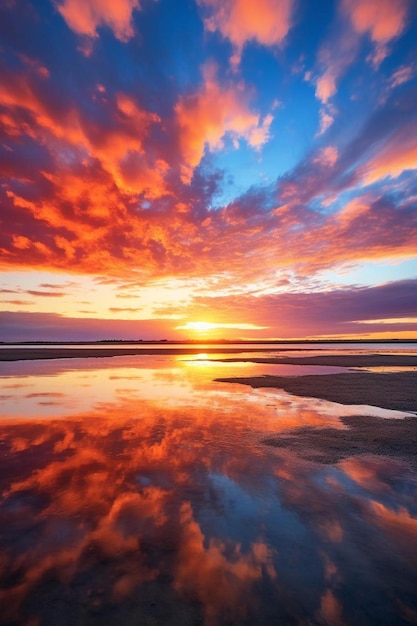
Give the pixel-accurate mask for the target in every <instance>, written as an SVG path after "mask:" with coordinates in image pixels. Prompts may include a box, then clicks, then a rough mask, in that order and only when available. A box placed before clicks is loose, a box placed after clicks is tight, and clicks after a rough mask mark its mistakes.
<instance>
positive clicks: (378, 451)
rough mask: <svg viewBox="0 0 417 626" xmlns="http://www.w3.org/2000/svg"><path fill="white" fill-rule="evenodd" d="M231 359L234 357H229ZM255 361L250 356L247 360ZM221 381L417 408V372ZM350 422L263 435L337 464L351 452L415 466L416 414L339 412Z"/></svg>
mask: <svg viewBox="0 0 417 626" xmlns="http://www.w3.org/2000/svg"><path fill="white" fill-rule="evenodd" d="M229 360H230V359H229ZM248 360H250V361H252V359H248ZM253 361H255V362H257V363H259V362H260V363H268V362H269V363H287V364H297V365H304V364H305V365H336V366H345V367H371V366H373V367H375V366H384V367H385V366H387V367H389V366H396V367H399V366H408V367H410V366H411V367H413V366H415V365H417V357H416V356H413V355H409V356H402V355H379V354H372V355H329V356H327V355H326V356H325V355H322V356H317V357H304V358H301V357H300V358H298V357H297V358H292V357H288V358H282V359H275V358H273V359H268V358H263V359H258V358H256V359H253ZM217 380H218V381H221V382H230V383H241V384H245V385H250V386H251V387H254V388H258V387H274V388H278V389H284V390H285V391H287V392H289V393H292V394H294V395H297V396H303V397H312V398H320V399H322V400H329V401H331V402H336V403H339V404H345V405H371V406H377V407H382V408H385V409H393V410H398V411H404V412H410V413H417V371H415V372H414V371H404V372H398V373H371V372H364V371H352V372H346V373H342V374H321V375H308V376H288V377H285V376H270V375H266V376H257V377H248V378H236V377H234V378H220V379H217ZM340 420H341V422H342V423H343V424H344V426H345V427H346V428H345V429H343V430H340V429H338V428H332V427H325V428H317V427H311V428H310V427H305V428H301V429H300V428H297V429H294V431H290V432H286V433H285V434H282V433H280V434H278V435H276V436H273V437H268V438H267V439H265V440H263V443H264V444H265V445H268V446H273V447H275V448H277V449H290V450H292V451H295V452H296V453H297V454H298V455H299V456H301V457H304V458H306V459H308V460H313V461H317V462H321V463H326V464H335V463H338V462H339V461H341V460H343V459H345V458H348V457H351V456H366V457H368V456H369V455H372V456H375V455H377V456H382V457H388V458H391V459H395V460H396V461H399V462H401V463H405V464H406V465H407V466H409V467H411V468H412V469H413V470H416V469H417V417H406V418H404V419H386V418H378V417H370V416H367V415H364V416H348V417H340Z"/></svg>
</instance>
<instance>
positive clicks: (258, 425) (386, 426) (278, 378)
mask: <svg viewBox="0 0 417 626" xmlns="http://www.w3.org/2000/svg"><path fill="white" fill-rule="evenodd" d="M339 351H340V352H343V350H339ZM258 352H259V351H258ZM118 354H119V353H118ZM325 356H328V357H329V359H330V358H331V359H333V361H332V362H330V361H329V359H328V360H327V362H326V363H323V362H320V363H317V362H311V361H310V362H309V363H308V364H306V361H305V360H303V362H302V363H301V364H300V363H294V362H287V363H283V362H282V359H285V360H287V361H288V360H289V359H291V358H296V359H299V358H300V359H306V358H309V357H307V356H306V354H305V352H304V353H303V354H302V355H301V352H300V354H299V355H297V356H294V357H289V356H288V355H283V354H282V352H281V353H280V352H279V350H278V349H277V350H276V352H275V353H274V354H271V353H269V352H268V353H262V351H261V352H259V354H257V353H255V352H254V353H253V354H249V353H248V350H247V347H245V348H244V349H242V351H241V354H240V355H233V361H230V360H228V359H229V356H228V353H226V352H223V353H221V352H219V351H217V353H216V354H215V353H214V352H213V354H210V353H209V352H208V351H206V350H205V351H204V353H203V352H200V353H196V354H185V353H184V352H182V353H177V354H164V353H161V352H158V354H143V353H140V354H134V355H118V356H113V357H109V356H102V358H99V359H96V358H80V357H77V358H59V359H47V360H45V359H42V360H18V361H13V362H7V361H3V362H2V363H0V387H1V391H0V414H1V419H0V493H1V500H0V553H1V558H0V607H1V611H0V623H1V624H7V625H8V626H17V625H19V626H20V625H22V626H23V625H26V624H41V625H42V626H44V625H45V626H55V625H56V624H60V625H63V626H66V625H68V626H70V625H71V626H72V625H73V624H88V625H90V624H91V625H95V624H100V625H102V624H105V625H113V624H114V625H116V624H118V625H119V624H127V625H130V624H132V625H133V624H138V623H139V624H152V625H154V624H161V625H165V624H168V625H170V624H172V625H176V624H185V625H187V624H190V625H192V624H206V625H208V626H217V625H219V626H223V625H231V624H243V625H251V624H261V625H269V624H289V625H297V626H298V625H305V624H314V625H323V626H329V625H330V626H340V625H341V624H344V625H347V626H357V625H359V626H369V624H378V625H380V624H381V625H386V626H388V625H390V626H391V625H397V624H399V625H404V626H405V625H407V624H413V623H417V596H416V593H415V592H416V586H415V581H416V580H417V557H416V555H417V505H416V502H417V497H416V496H417V463H416V456H415V450H416V449H417V445H416V443H417V441H416V433H417V427H416V420H417V418H416V417H414V414H415V412H416V410H417V406H416V404H415V395H413V394H415V392H414V389H415V388H416V385H414V382H413V381H414V380H415V379H414V376H415V375H416V374H415V372H414V371H413V370H412V369H411V370H410V369H409V370H408V371H403V372H388V373H377V372H372V371H371V372H365V371H355V372H351V371H349V370H348V369H342V371H339V370H340V368H347V367H352V366H351V365H346V359H345V363H344V364H342V362H343V359H342V360H341V357H343V358H344V357H349V359H353V360H354V361H355V362H356V365H357V366H360V367H365V364H364V360H365V357H366V358H369V359H370V361H368V364H369V363H371V361H372V363H371V364H370V366H372V367H378V363H379V364H381V362H383V363H384V365H383V367H394V366H395V367H402V365H401V364H399V362H398V359H397V357H400V358H401V359H402V358H403V357H406V358H407V359H410V358H411V357H416V356H417V355H415V354H414V355H413V354H412V353H411V352H410V351H409V353H408V354H407V355H403V354H392V353H391V354H382V353H381V354H379V355H376V356H377V357H378V358H376V357H375V354H374V353H372V354H368V355H367V354H356V355H354V354H346V353H344V354H342V353H341V354H338V355H336V354H327V353H326V354H325V355H324V354H320V355H315V354H314V355H311V359H316V358H318V359H319V360H322V359H323V358H324V357H325ZM356 357H361V358H360V359H359V360H358V358H356ZM362 357H364V358H362ZM387 357H388V360H389V361H390V363H388V362H387ZM391 357H395V359H396V360H397V362H396V363H393V359H392V358H391ZM221 359H226V361H224V360H223V361H222V360H221ZM268 359H273V360H274V361H276V360H278V359H281V360H280V361H279V362H270V361H268ZM335 359H339V360H338V361H336V360H335ZM378 359H379V360H378ZM253 360H261V362H253ZM360 361H361V363H360ZM349 362H350V361H349ZM402 363H404V361H402ZM413 366H414V364H413V363H410V362H409V361H407V367H408V368H412V367H413ZM404 367H405V366H404ZM285 368H287V369H285ZM332 368H339V369H336V370H334V369H332ZM306 370H307V371H308V372H309V375H307V376H306V375H305V374H304V373H303V372H305V371H306ZM394 376H398V377H399V378H396V379H395V380H397V381H399V382H398V385H397V387H398V389H399V390H400V391H398V394H397V395H395V393H394V391H392V389H391V390H389V383H387V382H386V381H389V380H390V379H391V378H392V377H394ZM363 377H365V379H364V378H363ZM307 379H310V381H309V382H308V381H307V382H306V380H307ZM352 380H355V381H356V382H355V384H354V385H353V386H352ZM361 380H362V381H365V382H363V384H362V383H360V381H361ZM371 380H372V381H374V382H370V381H371ZM225 381H227V382H225ZM249 381H252V382H249ZM254 381H255V382H254ZM297 381H298V382H297ZM335 381H339V382H336V383H335ZM401 381H402V382H401ZM242 382H243V383H245V384H241V383H242ZM248 383H249V384H248ZM268 383H270V384H268ZM361 384H362V391H360V385H361ZM296 385H300V387H296ZM308 385H310V387H308ZM346 385H348V386H349V389H350V392H349V394H350V395H346V397H345V401H344V402H343V398H342V394H343V391H341V389H343V388H345V387H346ZM355 385H358V386H357V387H355ZM303 386H304V387H303ZM325 389H327V393H328V394H330V393H333V394H334V395H333V396H332V398H333V397H334V398H337V399H336V400H333V399H332V398H328V397H324V391H323V390H325ZM378 389H379V391H378ZM401 389H402V391H401ZM309 390H310V391H309ZM329 390H332V391H329ZM313 391H314V392H317V393H313ZM388 391H390V397H391V400H390V403H388V401H387V402H385V400H384V398H385V397H386V395H387V394H388ZM319 392H320V393H319ZM361 393H362V394H363V395H361ZM366 394H367V395H366ZM384 394H385V395H384ZM317 395H319V396H320V397H317ZM394 396H395V398H396V400H395V401H393V398H394ZM395 398H394V399H395ZM413 403H414V404H413ZM388 404H389V406H388ZM394 409H395V410H394Z"/></svg>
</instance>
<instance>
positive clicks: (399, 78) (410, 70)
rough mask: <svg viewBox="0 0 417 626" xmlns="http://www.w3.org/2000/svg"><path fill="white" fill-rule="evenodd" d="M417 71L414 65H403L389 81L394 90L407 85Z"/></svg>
mask: <svg viewBox="0 0 417 626" xmlns="http://www.w3.org/2000/svg"><path fill="white" fill-rule="evenodd" d="M415 71H416V68H415V66H413V65H402V66H401V67H399V68H398V69H397V70H395V72H394V73H393V74H392V76H391V78H390V80H389V85H390V87H391V88H392V89H394V88H395V87H398V86H399V85H402V84H404V83H407V82H408V81H409V80H411V79H412V78H413V77H414V74H415Z"/></svg>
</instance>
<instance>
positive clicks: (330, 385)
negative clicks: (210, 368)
mask: <svg viewBox="0 0 417 626" xmlns="http://www.w3.org/2000/svg"><path fill="white" fill-rule="evenodd" d="M216 380H217V381H219V382H229V383H241V384H243V385H250V386H251V387H254V388H257V387H275V388H277V389H284V390H285V391H288V392H289V393H292V394H294V395H296V396H304V397H309V398H321V399H322V400H329V401H330V402H338V403H339V404H356V405H357V404H367V405H371V406H379V407H382V408H384V409H393V410H396V411H406V412H408V411H410V412H417V372H399V373H388V374H375V373H370V372H351V373H349V372H348V373H346V374H328V375H323V374H320V375H310V376H268V375H266V376H256V377H248V378H236V377H233V378H231V377H230V378H217V379H216Z"/></svg>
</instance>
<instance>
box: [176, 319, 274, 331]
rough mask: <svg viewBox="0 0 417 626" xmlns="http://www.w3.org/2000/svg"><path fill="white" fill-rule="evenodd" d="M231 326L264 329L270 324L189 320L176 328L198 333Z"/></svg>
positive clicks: (241, 328)
mask: <svg viewBox="0 0 417 626" xmlns="http://www.w3.org/2000/svg"><path fill="white" fill-rule="evenodd" d="M220 328H229V329H236V330H263V329H265V328H268V326H256V325H255V324H223V323H214V322H200V321H199V322H187V323H186V324H184V325H183V326H177V327H176V330H194V331H195V332H197V333H207V332H210V331H211V330H217V329H220Z"/></svg>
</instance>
